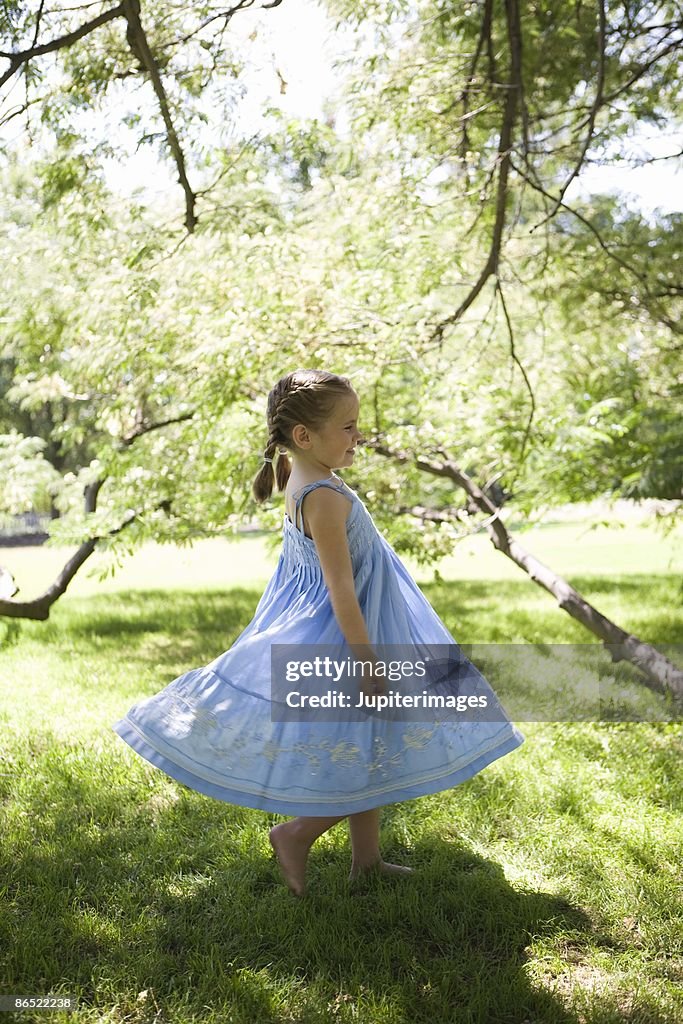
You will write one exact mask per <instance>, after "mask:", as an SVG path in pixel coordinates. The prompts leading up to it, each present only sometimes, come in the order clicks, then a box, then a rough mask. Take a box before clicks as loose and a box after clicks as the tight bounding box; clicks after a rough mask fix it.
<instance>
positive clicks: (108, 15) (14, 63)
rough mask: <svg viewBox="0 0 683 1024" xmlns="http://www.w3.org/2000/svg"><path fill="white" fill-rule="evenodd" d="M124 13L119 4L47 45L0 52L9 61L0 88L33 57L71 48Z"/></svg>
mask: <svg viewBox="0 0 683 1024" xmlns="http://www.w3.org/2000/svg"><path fill="white" fill-rule="evenodd" d="M123 13H124V4H123V3H121V4H119V5H118V6H117V7H112V8H111V10H109V11H104V12H103V13H102V14H98V16H97V17H96V18H93V19H92V20H91V21H86V22H85V23H84V24H83V25H81V26H80V28H76V29H74V30H73V32H67V34H66V35H64V36H59V37H58V38H57V39H52V40H51V41H50V42H49V43H41V44H40V45H39V46H31V47H29V49H28V50H18V51H17V52H16V53H11V52H10V53H7V52H5V51H0V57H5V58H6V59H7V60H9V67H8V69H7V71H5V73H4V74H3V75H0V88H1V87H2V86H3V85H4V84H5V82H7V81H9V79H10V78H11V77H12V75H14V74H16V72H17V71H18V70H19V68H20V67H21V66H22V65H23V64H25V63H26V62H27V61H29V60H32V59H33V57H40V56H41V55H42V54H44V53H53V52H54V51H55V50H61V49H63V48H64V47H65V46H71V44H72V43H76V42H78V40H79V39H82V38H83V37H84V36H87V35H89V34H90V32H94V30H95V29H96V28H99V27H100V25H105V24H106V23H107V22H108V21H113V20H114V19H115V18H120V17H121V16H122V15H123Z"/></svg>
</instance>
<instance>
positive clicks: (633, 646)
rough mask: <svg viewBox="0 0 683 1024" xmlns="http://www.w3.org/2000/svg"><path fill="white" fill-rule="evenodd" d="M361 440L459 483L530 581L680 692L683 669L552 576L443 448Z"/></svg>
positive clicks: (617, 657)
mask: <svg viewBox="0 0 683 1024" xmlns="http://www.w3.org/2000/svg"><path fill="white" fill-rule="evenodd" d="M366 446H367V447H370V448H372V449H373V450H374V451H376V452H377V453H378V454H379V455H383V456H384V457H385V458H388V459H391V460H392V461H394V462H398V463H406V462H408V463H411V464H412V465H414V466H415V467H416V468H417V469H419V470H421V471H422V472H424V473H429V474H431V475H432V476H438V477H443V478H445V479H447V480H451V481H452V482H453V483H454V484H455V485H456V486H458V487H461V488H462V489H463V490H464V491H465V493H466V494H467V495H468V496H469V497H470V499H471V501H472V504H473V505H474V506H475V507H476V508H478V509H479V510H480V511H482V512H483V513H484V514H485V515H486V516H487V517H488V518H489V521H488V523H487V524H486V530H487V532H488V534H489V537H490V539H491V543H492V544H493V546H494V548H496V550H498V551H501V552H502V553H503V554H504V555H506V556H507V557H508V558H510V559H511V560H512V561H513V562H514V563H515V564H516V565H517V566H519V568H520V569H522V570H523V571H524V572H525V573H527V575H528V576H529V577H530V578H531V579H532V580H533V582H534V583H536V584H538V586H540V587H542V588H543V589H544V590H546V591H547V592H548V593H549V594H551V595H552V596H553V597H554V598H555V599H556V601H557V603H558V605H559V607H560V608H562V609H563V611H566V612H567V613H568V614H569V615H571V617H572V618H573V619H576V620H577V622H580V623H581V625H582V626H585V628H586V629H588V630H589V631H590V632H591V633H593V635H594V636H597V637H598V638H599V639H600V640H601V641H602V642H603V644H604V646H605V647H606V648H607V650H608V651H609V654H610V657H611V658H612V661H623V660H626V661H629V662H631V664H633V665H634V666H635V667H636V668H637V669H638V671H639V672H641V673H642V675H643V677H644V681H645V683H646V684H647V685H648V686H650V687H651V688H652V689H653V690H656V691H658V692H662V693H667V692H668V693H671V694H674V695H675V696H676V697H679V698H680V697H683V669H680V668H678V667H677V666H676V665H674V664H673V663H672V662H671V661H669V660H668V658H666V657H664V655H663V654H661V652H660V651H658V650H657V649H656V648H655V647H653V646H652V645H651V644H648V643H645V642H644V641H643V640H640V639H639V638H638V637H637V636H634V635H633V634H631V633H627V632H626V630H624V629H622V628H621V627H620V626H617V624H616V623H614V622H612V620H611V619H608V618H607V616H606V615H603V614H602V612H600V611H598V609H597V608H595V607H594V606H593V605H591V604H590V603H589V602H588V601H586V599H585V598H584V597H583V596H582V595H581V594H580V593H579V592H578V591H577V590H575V588H574V587H572V586H571V584H570V583H568V582H567V580H565V579H563V578H562V577H561V576H558V575H557V573H555V572H553V571H552V569H550V568H548V566H547V565H544V564H543V563H542V562H540V561H539V560H538V559H537V558H535V557H534V555H532V554H531V552H529V551H527V550H526V549H525V548H524V547H522V545H521V544H520V543H519V542H518V541H517V540H516V539H515V538H514V537H513V536H512V535H511V534H510V533H509V532H508V529H507V527H506V526H505V523H504V522H503V520H502V518H501V516H500V512H501V509H500V507H498V506H496V505H495V503H494V502H493V501H491V499H490V498H489V497H488V495H486V494H485V493H484V491H483V490H482V489H481V487H479V485H478V484H477V483H476V482H475V481H474V480H473V479H472V478H471V477H470V476H468V474H467V473H465V472H464V471H463V470H462V469H461V468H460V467H459V466H458V465H457V464H456V463H455V462H453V460H452V459H450V458H449V457H448V455H447V454H446V453H445V452H442V451H441V450H439V449H436V454H437V455H439V456H441V459H440V460H439V459H427V458H425V457H423V456H421V455H415V454H413V453H412V452H407V451H406V452H404V451H394V450H392V449H390V448H388V447H387V446H386V445H384V444H383V443H382V442H381V441H379V440H368V441H367V442H366Z"/></svg>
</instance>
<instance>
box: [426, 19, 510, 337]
mask: <svg viewBox="0 0 683 1024" xmlns="http://www.w3.org/2000/svg"><path fill="white" fill-rule="evenodd" d="M505 12H506V21H507V27H508V44H509V47H510V52H511V53H512V52H513V51H514V52H517V53H519V51H520V47H521V45H522V44H521V30H520V20H519V4H518V0H505ZM511 64H512V61H511ZM518 93H519V89H518V87H517V85H516V83H515V82H514V80H513V71H512V69H511V70H510V79H509V81H508V83H507V86H506V93H505V103H504V107H503V115H502V123H501V128H500V137H499V140H498V155H497V164H498V182H497V188H496V213H495V220H494V224H493V231H492V234H491V244H490V248H489V253H488V256H487V259H486V262H485V264H484V266H483V267H482V269H481V272H480V274H479V277H478V278H477V280H476V281H475V283H474V285H473V286H472V288H471V289H470V290H469V292H468V293H467V295H466V296H465V298H464V299H463V300H462V302H461V303H460V305H459V306H458V308H457V309H456V310H455V312H454V313H452V314H451V315H450V316H449V317H446V319H445V320H442V321H441V323H439V325H438V326H437V328H436V330H435V331H434V333H433V334H432V336H431V337H430V339H429V340H430V342H433V341H437V342H438V343H439V345H440V344H441V342H442V340H443V335H444V331H445V330H446V328H447V327H450V326H452V325H453V324H456V323H457V322H458V321H459V320H460V318H461V317H462V315H463V313H465V312H466V311H467V310H468V309H469V308H470V306H471V305H472V303H473V302H474V301H475V299H476V298H477V296H478V295H479V294H480V292H481V290H482V288H483V287H484V285H485V284H486V282H487V281H488V279H489V278H490V277H491V275H492V274H496V273H497V271H498V262H499V260H500V250H501V245H502V241H503V229H504V227H505V212H506V205H507V184H508V175H509V171H510V155H511V152H512V132H513V127H514V123H515V115H516V112H517V101H518Z"/></svg>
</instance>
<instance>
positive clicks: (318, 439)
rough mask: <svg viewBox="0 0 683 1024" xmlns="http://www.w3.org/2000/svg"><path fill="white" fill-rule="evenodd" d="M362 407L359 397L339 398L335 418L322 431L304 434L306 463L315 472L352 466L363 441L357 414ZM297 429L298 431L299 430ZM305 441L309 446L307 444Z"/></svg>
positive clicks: (335, 406)
mask: <svg viewBox="0 0 683 1024" xmlns="http://www.w3.org/2000/svg"><path fill="white" fill-rule="evenodd" d="M359 407H360V403H359V401H358V395H357V394H356V393H355V392H353V393H352V394H351V395H349V396H348V397H344V398H339V399H338V400H337V402H336V403H335V405H334V407H333V410H332V414H331V415H330V417H329V419H328V420H327V422H326V423H325V425H324V426H323V427H321V429H320V430H317V431H314V430H308V431H305V435H306V437H305V439H304V437H303V435H302V441H304V444H303V446H302V447H303V449H304V450H303V452H302V453H301V454H302V455H305V458H306V461H307V462H310V463H311V464H312V465H314V466H315V467H316V468H318V469H320V470H323V469H335V468H338V467H341V466H352V465H353V460H354V453H355V449H356V445H357V444H358V442H359V441H360V440H362V439H363V435H362V433H361V431H360V430H359V429H358V411H359ZM299 429H300V428H299V427H295V431H297V430H299ZM305 440H307V441H308V443H307V444H306V443H305Z"/></svg>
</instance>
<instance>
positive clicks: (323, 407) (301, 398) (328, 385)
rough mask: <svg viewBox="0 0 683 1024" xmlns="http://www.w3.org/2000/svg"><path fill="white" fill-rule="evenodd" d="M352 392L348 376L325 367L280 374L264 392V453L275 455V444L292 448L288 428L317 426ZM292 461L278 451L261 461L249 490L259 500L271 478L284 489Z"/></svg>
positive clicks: (268, 491) (266, 495)
mask: <svg viewBox="0 0 683 1024" xmlns="http://www.w3.org/2000/svg"><path fill="white" fill-rule="evenodd" d="M352 394H355V392H354V389H353V385H352V384H351V381H350V380H349V378H348V377H341V376H339V375H338V374H336V373H328V372H327V371H326V370H294V371H293V372H292V373H288V374H287V375H286V376H285V377H281V378H280V380H279V381H278V382H277V384H276V385H275V387H274V388H272V389H271V391H270V393H269V395H268V411H267V413H266V418H267V422H268V430H269V432H270V433H269V437H268V442H267V444H266V446H265V449H264V452H263V454H264V456H267V457H268V458H272V459H273V460H274V459H275V453H276V451H277V450H278V448H279V447H283V448H289V449H290V451H291V450H293V449H294V441H293V440H292V428H293V427H295V426H296V425H297V423H303V424H304V426H306V427H309V428H310V429H311V430H320V428H321V427H322V426H323V425H324V423H325V421H326V420H327V419H328V418H329V417H330V415H331V413H332V410H333V408H334V405H335V403H336V402H337V401H338V400H339V399H340V398H347V397H349V396H350V395H352ZM291 472H292V463H291V460H290V458H289V455H288V453H287V452H278V456H277V463H276V462H275V461H273V462H272V463H270V462H264V463H263V465H262V466H261V468H260V470H259V471H258V473H257V474H256V476H255V478H254V481H253V483H252V487H251V490H252V494H253V495H254V498H255V499H256V501H258V502H259V503H261V502H264V501H267V500H268V498H270V496H271V494H272V493H273V478H275V481H276V482H277V487H278V490H279V491H284V489H285V487H286V485H287V481H288V480H289V476H290V473H291Z"/></svg>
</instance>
